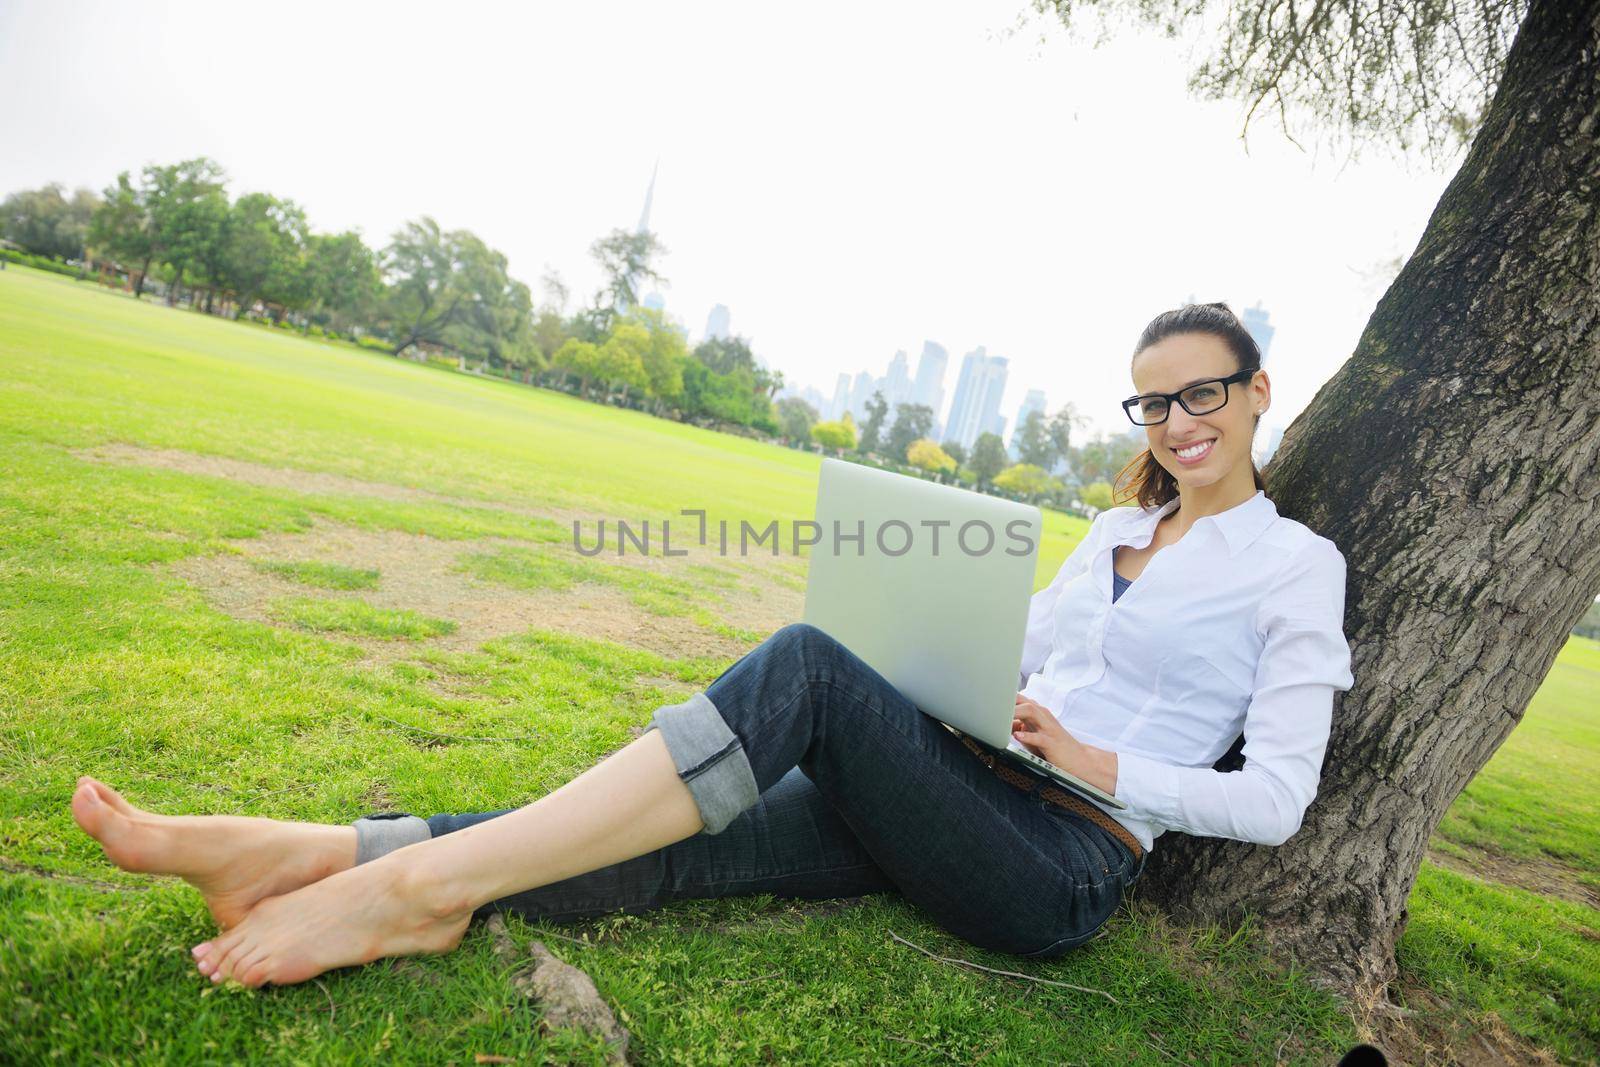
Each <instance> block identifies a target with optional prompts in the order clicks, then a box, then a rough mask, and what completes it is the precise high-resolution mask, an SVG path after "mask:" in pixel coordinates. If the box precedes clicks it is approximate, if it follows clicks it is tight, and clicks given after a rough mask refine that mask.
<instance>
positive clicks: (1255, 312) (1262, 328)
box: [1240, 300, 1278, 364]
mask: <svg viewBox="0 0 1600 1067" xmlns="http://www.w3.org/2000/svg"><path fill="white" fill-rule="evenodd" d="M1271 317H1272V316H1271V315H1269V314H1268V313H1267V309H1266V308H1264V307H1262V306H1261V301H1259V300H1257V301H1256V306H1255V307H1252V308H1245V309H1244V314H1243V315H1241V316H1240V318H1241V319H1242V320H1243V321H1244V328H1245V329H1246V330H1247V331H1249V333H1250V336H1251V337H1254V338H1255V339H1256V347H1257V348H1259V349H1261V362H1262V363H1263V364H1265V363H1266V362H1267V350H1268V349H1269V348H1271V347H1272V335H1273V334H1275V333H1277V332H1278V331H1277V330H1276V329H1275V328H1274V327H1273V325H1272V323H1270V322H1268V321H1267V320H1268V319H1270V318H1271Z"/></svg>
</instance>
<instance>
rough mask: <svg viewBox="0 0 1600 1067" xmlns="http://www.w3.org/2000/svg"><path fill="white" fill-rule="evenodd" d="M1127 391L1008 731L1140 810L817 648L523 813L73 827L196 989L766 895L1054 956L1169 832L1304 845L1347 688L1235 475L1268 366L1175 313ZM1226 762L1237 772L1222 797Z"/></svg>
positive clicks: (804, 642)
mask: <svg viewBox="0 0 1600 1067" xmlns="http://www.w3.org/2000/svg"><path fill="white" fill-rule="evenodd" d="M1132 371H1133V382H1134V387H1135V388H1136V389H1137V390H1138V394H1139V395H1138V396H1136V397H1133V398H1130V399H1129V400H1128V401H1126V402H1125V403H1124V410H1125V411H1127V412H1128V414H1129V417H1130V419H1131V420H1132V421H1134V422H1135V423H1136V424H1139V425H1143V426H1145V428H1146V434H1147V439H1148V442H1149V449H1148V451H1146V452H1144V453H1142V454H1141V456H1140V458H1139V459H1137V460H1135V461H1134V463H1133V464H1130V466H1129V468H1128V469H1127V470H1126V471H1124V472H1123V476H1124V480H1126V482H1127V484H1126V486H1125V487H1124V488H1125V490H1126V491H1127V493H1128V494H1129V495H1131V496H1133V497H1134V498H1136V499H1137V502H1138V505H1139V506H1137V507H1131V506H1130V507H1119V508H1112V509H1111V510H1109V511H1106V512H1103V513H1101V514H1100V515H1098V516H1097V517H1096V519H1095V521H1094V522H1093V524H1092V525H1091V527H1090V529H1089V532H1088V534H1087V536H1086V537H1085V538H1084V540H1083V542H1082V543H1081V544H1080V545H1079V546H1078V547H1077V549H1076V550H1075V551H1074V552H1073V553H1072V554H1071V556H1069V557H1068V559H1067V560H1066V562H1065V563H1064V564H1063V565H1062V567H1061V569H1060V572H1059V573H1058V574H1057V575H1056V576H1055V579H1054V580H1053V581H1052V582H1051V583H1050V585H1049V586H1048V587H1047V588H1045V589H1043V590H1041V591H1040V592H1038V593H1037V594H1035V595H1034V597H1033V599H1032V602H1031V604H1030V608H1029V618H1028V628H1027V638H1026V641H1025V645H1024V648H1023V650H1022V663H1021V674H1020V676H1019V683H1020V684H1021V686H1022V691H1021V692H1019V693H1018V694H1017V699H1016V711H1015V717H1014V719H1013V724H1012V725H1013V731H1014V734H1015V736H1016V738H1017V739H1018V740H1019V741H1020V742H1021V743H1022V744H1024V745H1026V746H1028V747H1029V748H1030V749H1031V750H1033V751H1034V752H1036V753H1038V754H1039V755H1041V756H1043V757H1044V758H1046V759H1048V760H1050V761H1051V762H1052V763H1054V764H1056V765H1057V766H1060V767H1062V768H1064V769H1066V770H1068V771H1071V772H1073V773H1075V774H1077V775H1079V776H1080V777H1082V778H1085V779H1087V780H1089V781H1091V782H1093V783H1094V784H1096V785H1098V786H1099V787H1100V788H1102V789H1104V790H1106V791H1107V792H1110V793H1113V794H1114V795H1115V796H1117V797H1118V798H1120V799H1123V800H1125V801H1126V802H1127V803H1128V805H1129V808H1128V810H1127V811H1124V812H1118V813H1116V814H1115V819H1114V820H1113V819H1112V818H1111V817H1108V816H1107V814H1106V812H1105V811H1103V810H1101V809H1099V808H1098V807H1091V806H1088V805H1086V804H1083V803H1081V802H1080V803H1079V804H1078V805H1077V806H1076V807H1073V806H1070V805H1060V804H1057V803H1054V802H1052V801H1051V800H1050V799H1047V798H1048V797H1049V795H1050V794H1051V792H1052V791H1051V790H1044V791H1041V790H1040V789H1039V788H1038V787H1037V786H1035V787H1032V788H1028V787H1023V788H1018V787H1016V786H1015V785H1014V784H1013V782H1012V781H1011V780H1008V779H1007V778H1003V777H1001V776H999V775H998V774H997V773H996V772H995V771H994V770H993V769H992V768H991V766H990V765H989V763H990V762H991V761H988V760H986V759H982V758H980V756H981V755H983V754H982V753H980V754H979V755H975V754H974V752H973V751H970V750H969V749H968V748H967V747H965V746H964V745H963V744H962V742H961V741H960V740H958V739H957V738H956V737H955V736H954V735H953V734H952V733H951V732H950V731H948V730H946V729H945V728H944V727H943V726H942V725H940V724H939V723H938V722H937V721H935V720H934V719H932V718H930V717H929V716H927V715H925V714H923V713H922V712H921V711H919V710H918V709H917V708H916V707H915V706H914V705H913V704H911V703H910V701H908V700H907V699H906V698H905V697H904V696H902V695H901V694H900V693H899V692H898V691H897V690H895V689H894V688H893V687H892V686H890V685H889V684H888V682H886V681H885V680H884V679H883V678H882V677H881V676H880V675H878V674H877V673H876V672H875V671H873V670H872V669H871V668H870V667H868V666H867V665H866V664H865V663H863V662H862V661H861V660H860V659H858V658H857V657H856V656H854V655H853V654H852V653H850V652H849V651H848V650H847V649H845V648H844V647H842V646H841V645H839V644H838V643H837V642H835V641H833V640H832V639H831V638H829V637H828V636H827V635H826V634H824V633H823V632H822V631H820V630H817V629H816V628H814V627H810V626H806V625H804V624H795V625H791V626H786V627H784V628H783V629H781V630H779V631H778V632H777V633H775V634H774V635H773V636H772V637H770V638H768V639H767V640H766V641H765V642H763V643H762V644H761V645H760V646H759V647H758V648H756V649H755V650H753V651H752V652H751V653H749V654H748V655H746V656H745V657H744V658H742V659H740V660H739V661H738V662H737V663H735V664H734V665H733V666H731V667H729V668H728V669H727V670H726V671H724V672H723V674H722V675H721V676H719V677H718V678H717V679H716V680H715V681H714V682H712V683H711V685H710V686H709V687H707V688H706V689H705V690H704V691H703V692H698V693H695V694H694V695H693V696H692V697H690V698H689V699H688V700H686V701H684V702H683V703H681V704H675V705H670V706H664V707H661V708H659V709H657V710H656V712H655V714H654V716H653V718H652V719H651V722H650V724H649V727H648V728H647V729H646V731H645V732H644V734H643V735H641V736H640V737H639V738H638V739H636V740H635V741H633V742H632V743H631V744H629V745H628V746H627V747H626V748H624V749H622V750H621V751H619V752H617V753H615V754H614V755H612V756H611V757H609V758H607V759H606V760H604V761H602V762H601V763H599V764H598V765H596V766H594V767H592V768H590V769H589V770H587V771H585V772H584V773H582V774H580V775H579V776H578V777H577V778H575V779H574V780H573V781H571V782H569V783H567V784H566V785H564V786H562V787H561V788H559V789H557V790H555V791H554V792H552V793H550V794H549V795H548V796H545V797H542V798H541V799H539V800H537V801H535V802H534V803H532V804H529V805H527V806H526V807H522V808H518V809H516V810H512V811H505V812H490V813H485V814H474V815H435V816H433V817H432V818H429V819H427V820H423V819H419V818H417V817H415V816H411V815H405V814H399V813H386V814H379V815H374V816H369V817H367V818H364V819H361V820H358V821H357V822H356V823H354V824H353V825H351V826H322V825H312V824H306V823H288V822H277V821H274V820H271V819H250V818H238V817H227V816H216V817H168V816H160V815H154V814H151V813H148V812H143V811H140V810H139V809H137V808H134V807H132V806H131V805H129V804H128V803H127V802H126V801H125V800H123V799H122V798H121V797H120V796H119V795H118V794H117V793H116V792H115V791H114V790H112V789H110V788H109V787H107V786H105V785H103V784H101V783H99V782H97V781H95V780H94V779H91V778H83V779H80V780H79V785H78V789H77V791H76V792H75V793H74V795H73V798H72V810H73V815H74V817H75V818H76V819H77V821H78V823H79V825H80V826H82V827H83V828H84V829H85V830H86V831H88V832H89V833H90V834H92V835H93V836H94V837H95V838H96V839H97V840H99V841H100V843H101V844H102V846H103V847H104V849H105V851H106V854H107V855H108V857H109V858H110V859H111V860H112V861H113V862H115V863H117V864H118V865H119V866H122V867H124V868H126V869H128V870H136V871H151V872H160V873H170V874H176V875H180V876H182V877H183V878H185V879H187V880H188V881H189V882H191V883H192V884H194V885H195V886H196V887H198V888H199V889H200V891H201V892H202V893H203V894H204V895H205V897H206V901H207V904H208V905H209V906H210V908H211V911H212V914H213V916H214V917H215V918H216V920H217V921H218V923H219V924H220V925H221V926H222V927H223V928H224V932H223V933H222V934H220V935H219V936H217V937H215V938H213V939H212V940H210V941H206V942H204V943H202V944H200V945H197V946H195V948H194V950H193V953H194V957H195V963H196V966H197V967H198V968H199V970H200V971H201V973H202V974H205V975H208V976H210V978H211V979H212V980H213V981H222V980H223V979H228V978H231V979H237V980H238V981H240V982H242V983H244V984H245V985H247V986H259V985H261V984H263V983H266V982H273V983H276V984H280V985H282V984H287V983H291V982H300V981H305V980H307V979H309V978H312V977H314V976H315V975H318V974H320V973H322V972H323V971H326V970H329V969H331V968H333V967H338V966H344V965H349V964H356V963H363V962H367V961H370V960H374V959H378V958H380V957H383V956H393V955H402V954H410V953H420V952H442V951H447V950H449V949H451V948H453V947H455V945H456V944H457V943H458V942H459V941H460V939H461V936H462V934H463V932H464V931H465V930H466V928H467V925H468V923H469V921H470V920H471V918H472V917H473V916H474V915H475V914H481V913H485V912H488V911H492V910H516V911H521V912H523V913H525V914H526V915H528V916H529V917H532V918H540V919H547V920H554V921H563V920H570V919H575V918H580V917H585V916H592V915H598V914H602V913H605V912H608V911H615V910H619V909H620V910H628V911H641V910H645V909H648V908H652V907H656V906H658V905H660V904H662V903H664V902H666V901H670V900H674V899H680V898H686V897H716V896H725V895H732V894H747V893H762V892H767V893H772V894H774V895H777V896H787V897H800V898H826V897H836V896H850V895H857V894H864V893H872V892H879V891H889V890H897V891H899V892H901V893H903V894H904V895H905V896H906V897H907V898H908V899H910V900H911V901H912V902H914V903H915V904H917V905H919V906H920V907H922V908H923V909H925V910H926V911H927V912H928V913H929V914H930V915H931V916H932V917H933V918H934V919H935V920H936V921H938V922H939V923H941V924H942V925H944V926H945V927H946V928H948V929H950V930H951V931H953V932H955V933H956V934H958V935H959V936H961V937H963V938H965V939H967V940H969V941H971V942H973V943H975V944H978V945H980V946H983V947H986V948H990V949H994V950H998V951H1004V952H1008V953H1015V954H1018V955H1021V956H1027V957H1034V958H1047V957H1052V956H1057V955H1060V954H1062V953H1064V952H1066V951H1067V950H1068V949H1070V948H1072V947H1073V946H1076V945H1079V944H1081V943H1083V942H1084V941H1087V940H1088V939H1089V938H1091V937H1093V936H1095V935H1096V934H1097V933H1098V932H1099V931H1100V930H1101V928H1102V925H1103V924H1104V923H1105V921H1106V919H1107V918H1108V917H1109V916H1110V915H1111V914H1112V912H1114V911H1115V910H1116V908H1117V905H1118V902H1119V901H1120V899H1121V897H1122V894H1123V891H1124V890H1125V889H1126V888H1127V887H1128V886H1129V885H1131V884H1132V883H1133V882H1135V881H1137V879H1138V878H1139V876H1140V874H1141V873H1142V872H1143V870H1144V862H1145V856H1146V853H1147V850H1148V849H1149V848H1150V847H1151V844H1152V842H1153V841H1154V839H1155V837H1157V836H1158V835H1159V834H1161V833H1162V832H1163V831H1165V830H1168V829H1177V830H1182V831H1184V832H1187V833H1193V834H1206V835H1215V836H1223V837H1232V838H1238V839H1241V840H1245V841H1254V842H1259V843H1263V844H1277V843H1280V842H1282V841H1283V840H1285V839H1286V838H1288V837H1289V836H1290V835H1291V834H1293V833H1294V832H1295V830H1296V829H1297V828H1298V827H1299V824H1300V819H1301V815H1302V813H1303V812H1304V810H1305V808H1306V805H1307V804H1308V803H1310V801H1311V798H1312V796H1313V795H1314V793H1315V791H1316V786H1317V779H1318V776H1319V773H1320V770H1321V763H1322V756H1323V751H1324V749H1325V747H1326V744H1327V738H1328V724H1329V714H1330V709H1331V705H1332V700H1333V694H1334V692H1335V691H1336V690H1342V689H1348V688H1349V687H1350V685H1351V683H1352V678H1351V676H1350V673H1349V649H1348V647H1347V645H1346V643H1345V638H1344V635H1343V633H1342V630H1341V625H1342V619H1343V608H1344V560H1343V557H1342V556H1341V555H1340V554H1339V552H1338V550H1337V549H1336V548H1335V547H1334V545H1333V544H1332V543H1331V542H1330V541H1328V540H1326V539H1325V538H1322V537H1319V536H1317V535H1315V534H1313V533H1312V532H1311V531H1310V530H1308V529H1306V528H1305V527H1304V526H1302V525H1301V524H1300V523H1297V522H1295V521H1293V520H1291V519H1287V518H1283V517H1281V516H1279V515H1278V514H1277V512H1276V509H1275V508H1274V507H1273V505H1272V502H1271V501H1270V500H1269V499H1267V497H1266V495H1265V493H1264V491H1263V486H1262V482H1261V476H1260V474H1259V473H1258V472H1257V471H1256V469H1255V466H1254V464H1253V462H1252V461H1251V458H1250V445H1251V439H1252V437H1253V435H1254V431H1255V427H1256V423H1257V422H1258V420H1259V419H1260V416H1261V414H1262V413H1263V412H1264V411H1265V410H1266V408H1267V405H1268V404H1269V403H1270V400H1271V390H1270V385H1269V382H1268V380H1267V375H1266V373H1265V372H1263V371H1262V370H1261V357H1260V352H1259V350H1258V349H1257V347H1256V344H1255V342H1254V341H1253V340H1252V339H1251V337H1250V335H1249V334H1248V333H1246V332H1245V330H1244V328H1243V327H1242V326H1241V325H1240V323H1239V321H1238V320H1237V319H1236V318H1235V317H1234V315H1233V313H1232V312H1231V311H1229V310H1228V309H1227V307H1226V305H1222V304H1208V305H1198V306H1197V305H1187V306H1185V307H1183V308H1180V309H1178V310H1176V311H1170V312H1167V313H1165V314H1163V315H1161V316H1159V317H1157V318H1156V319H1155V320H1154V321H1153V322H1152V323H1151V324H1150V325H1149V326H1148V327H1147V328H1146V329H1145V331H1144V334H1143V335H1142V336H1141V337H1140V339H1139V343H1138V345H1137V347H1136V349H1135V352H1134V357H1133V365H1132ZM1125 589H1127V590H1131V591H1129V592H1127V593H1124V592H1123V591H1124V590H1125ZM1069 728H1070V729H1069ZM1241 731H1242V733H1243V736H1244V747H1243V750H1242V754H1243V757H1244V764H1243V769H1242V770H1241V771H1239V772H1237V773H1223V772H1221V771H1218V770H1215V769H1213V767H1212V764H1213V762H1214V761H1216V760H1217V758H1218V757H1219V756H1221V755H1222V754H1223V753H1224V752H1225V751H1226V750H1227V749H1228V748H1229V744H1230V742H1232V741H1233V740H1234V739H1235V738H1236V737H1238V736H1239V735H1240V733H1241ZM1039 781H1040V782H1041V783H1042V782H1043V779H1039Z"/></svg>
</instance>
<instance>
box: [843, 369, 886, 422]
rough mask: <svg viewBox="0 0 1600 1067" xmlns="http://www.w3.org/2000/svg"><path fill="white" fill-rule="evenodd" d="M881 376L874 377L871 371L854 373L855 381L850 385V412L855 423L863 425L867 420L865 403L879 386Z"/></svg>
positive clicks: (869, 400)
mask: <svg viewBox="0 0 1600 1067" xmlns="http://www.w3.org/2000/svg"><path fill="white" fill-rule="evenodd" d="M882 381H883V379H881V378H874V377H873V376H872V375H871V373H869V372H867V371H861V372H860V373H859V374H857V375H856V379H855V383H854V384H853V385H851V387H850V414H851V416H852V417H854V418H855V420H856V425H857V426H860V425H863V424H864V423H865V422H866V421H867V404H868V403H869V402H871V400H872V394H873V392H874V391H876V390H877V389H878V388H879V387H880V383H881V382H882Z"/></svg>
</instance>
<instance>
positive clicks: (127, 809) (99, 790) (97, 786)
mask: <svg viewBox="0 0 1600 1067" xmlns="http://www.w3.org/2000/svg"><path fill="white" fill-rule="evenodd" d="M88 782H89V784H90V785H91V786H92V787H93V789H94V791H95V793H96V794H97V795H98V796H99V797H100V799H101V800H102V801H104V802H105V803H106V804H108V805H110V806H111V807H112V808H114V809H115V810H117V811H120V812H121V813H122V814H124V815H132V814H133V813H134V812H136V811H138V810H139V809H138V808H135V807H134V806H133V805H132V804H129V803H128V802H127V801H126V800H124V799H123V798H122V794H121V793H119V792H117V791H116V790H115V789H112V788H111V787H110V786H109V785H106V784H105V783H104V782H102V781H98V780H97V779H94V778H89V779H88Z"/></svg>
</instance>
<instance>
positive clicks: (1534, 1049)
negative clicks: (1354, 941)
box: [1355, 979, 1561, 1067]
mask: <svg viewBox="0 0 1600 1067" xmlns="http://www.w3.org/2000/svg"><path fill="white" fill-rule="evenodd" d="M1396 991H1397V992H1398V994H1399V1000H1400V1002H1401V1003H1400V1004H1396V1003H1394V1002H1392V1001H1390V1000H1389V998H1388V996H1387V995H1380V998H1379V1000H1378V1001H1377V1002H1374V1003H1373V1004H1371V1005H1369V1006H1368V1007H1367V1008H1366V1009H1365V1010H1364V1011H1358V1012H1357V1017H1356V1020H1355V1022H1356V1029H1357V1032H1358V1033H1359V1034H1360V1035H1361V1039H1362V1040H1363V1041H1367V1042H1370V1043H1371V1044H1373V1045H1376V1046H1377V1047H1378V1048H1380V1049H1382V1050H1383V1052H1384V1054H1385V1055H1386V1056H1387V1057H1388V1058H1389V1062H1390V1063H1391V1064H1395V1065H1397V1067H1436V1065H1437V1067H1446V1065H1448V1067H1508V1065H1516V1067H1524V1065H1538V1067H1545V1065H1549V1067H1557V1065H1558V1064H1559V1063H1560V1062H1561V1061H1560V1060H1558V1059H1556V1057H1555V1056H1554V1055H1552V1054H1551V1053H1550V1052H1548V1051H1547V1050H1545V1049H1542V1048H1540V1047H1539V1046H1537V1045H1532V1044H1529V1043H1528V1042H1527V1041H1525V1040H1523V1039H1522V1038H1520V1037H1518V1036H1517V1035H1516V1034H1513V1033H1512V1032H1511V1031H1510V1030H1509V1029H1507V1028H1506V1026H1505V1024H1504V1023H1503V1022H1501V1021H1500V1018H1499V1017H1498V1016H1495V1015H1490V1016H1488V1017H1486V1018H1484V1019H1480V1020H1476V1021H1474V1022H1470V1023H1469V1022H1466V1021H1463V1020H1462V1019H1460V1017H1459V1015H1458V1014H1457V1013H1456V1012H1453V1011H1452V1010H1451V1008H1450V1006H1449V1004H1448V1003H1447V1002H1445V1001H1444V1000H1442V999H1440V998H1439V997H1437V996H1435V995H1434V994H1433V993H1432V992H1430V991H1429V990H1428V989H1426V988H1425V987H1423V986H1421V985H1418V984H1416V983H1414V982H1409V981H1406V980H1405V979H1402V980H1401V981H1399V982H1397V983H1396Z"/></svg>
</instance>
